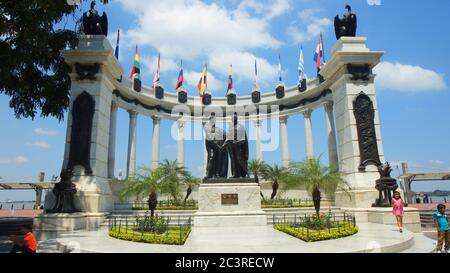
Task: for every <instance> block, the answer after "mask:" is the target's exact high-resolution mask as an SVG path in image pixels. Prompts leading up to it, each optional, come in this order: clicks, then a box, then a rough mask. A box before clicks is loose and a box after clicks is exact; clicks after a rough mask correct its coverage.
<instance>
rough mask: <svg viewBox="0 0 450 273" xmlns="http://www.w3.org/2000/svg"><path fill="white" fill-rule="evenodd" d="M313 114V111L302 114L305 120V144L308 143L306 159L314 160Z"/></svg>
mask: <svg viewBox="0 0 450 273" xmlns="http://www.w3.org/2000/svg"><path fill="white" fill-rule="evenodd" d="M311 113H312V110H310V109H308V110H305V111H303V112H302V114H303V117H304V120H305V143H306V158H307V159H312V158H314V144H313V136H312V125H311Z"/></svg>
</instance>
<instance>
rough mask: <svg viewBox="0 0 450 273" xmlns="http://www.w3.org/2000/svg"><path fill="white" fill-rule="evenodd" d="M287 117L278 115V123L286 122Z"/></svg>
mask: <svg viewBox="0 0 450 273" xmlns="http://www.w3.org/2000/svg"><path fill="white" fill-rule="evenodd" d="M288 119H289V116H280V118H279V120H280V123H287V122H288Z"/></svg>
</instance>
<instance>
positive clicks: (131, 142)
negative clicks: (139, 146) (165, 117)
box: [127, 110, 138, 178]
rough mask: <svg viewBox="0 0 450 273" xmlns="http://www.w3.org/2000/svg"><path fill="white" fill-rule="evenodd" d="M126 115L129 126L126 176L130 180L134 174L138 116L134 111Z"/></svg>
mask: <svg viewBox="0 0 450 273" xmlns="http://www.w3.org/2000/svg"><path fill="white" fill-rule="evenodd" d="M128 113H129V114H130V126H129V132H128V159H127V176H128V178H132V177H134V175H135V174H136V122H137V115H138V114H137V112H136V111H134V110H130V111H128Z"/></svg>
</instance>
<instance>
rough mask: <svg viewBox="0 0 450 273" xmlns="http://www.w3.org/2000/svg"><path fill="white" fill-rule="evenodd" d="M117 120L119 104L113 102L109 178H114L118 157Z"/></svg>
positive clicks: (109, 147)
mask: <svg viewBox="0 0 450 273" xmlns="http://www.w3.org/2000/svg"><path fill="white" fill-rule="evenodd" d="M116 122H117V104H115V103H114V102H112V103H111V116H110V120H109V144H108V178H114V165H115V159H116Z"/></svg>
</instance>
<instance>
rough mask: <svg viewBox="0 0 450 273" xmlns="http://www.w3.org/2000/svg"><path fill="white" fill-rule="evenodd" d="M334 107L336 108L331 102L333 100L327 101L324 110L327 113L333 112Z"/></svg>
mask: <svg viewBox="0 0 450 273" xmlns="http://www.w3.org/2000/svg"><path fill="white" fill-rule="evenodd" d="M333 106H334V102H333V101H331V100H329V101H326V102H325V103H324V104H323V108H324V109H325V111H327V112H331V111H333Z"/></svg>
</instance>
